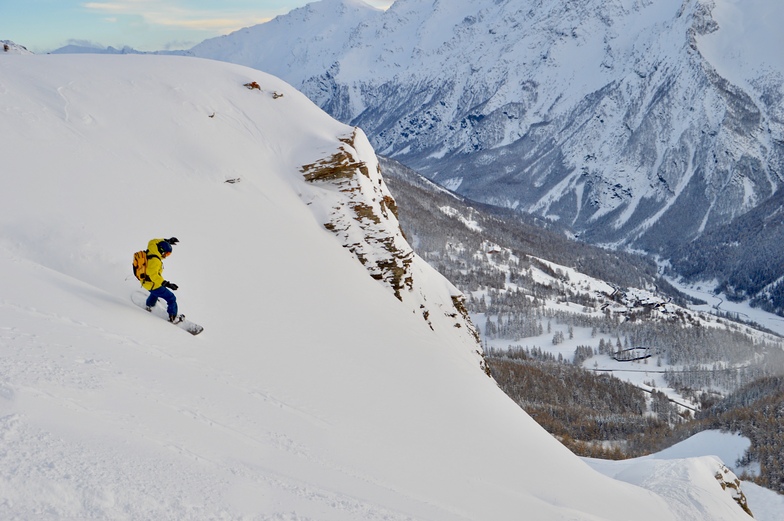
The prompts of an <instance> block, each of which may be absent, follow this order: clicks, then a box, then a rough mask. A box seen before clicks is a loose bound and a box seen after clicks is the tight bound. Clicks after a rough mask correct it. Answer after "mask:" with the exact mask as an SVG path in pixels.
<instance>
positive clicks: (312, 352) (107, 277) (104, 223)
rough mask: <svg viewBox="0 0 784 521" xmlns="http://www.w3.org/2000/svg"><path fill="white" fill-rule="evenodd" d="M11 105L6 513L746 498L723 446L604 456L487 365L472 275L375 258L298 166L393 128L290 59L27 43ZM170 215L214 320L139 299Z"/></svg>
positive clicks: (8, 97) (1, 463)
mask: <svg viewBox="0 0 784 521" xmlns="http://www.w3.org/2000/svg"><path fill="white" fill-rule="evenodd" d="M254 81H255V82H257V83H258V84H259V87H260V88H259V89H248V88H245V87H244V86H243V85H244V84H245V83H249V82H254ZM280 94H282V95H283V96H280ZM0 112H2V117H0V156H2V157H3V168H2V173H1V174H0V175H1V177H0V180H1V181H0V182H1V183H2V185H1V186H0V271H2V273H3V276H2V277H1V278H0V518H2V519H9V520H22V519H40V520H48V519H52V520H54V519H64V518H69V519H91V518H94V519H134V520H136V519H156V520H157V519H200V520H201V519H278V520H293V519H319V520H341V521H343V520H368V519H401V520H402V519H429V520H458V519H459V520H468V519H476V520H486V519H493V520H504V519H519V518H520V515H521V513H525V515H526V516H531V517H532V518H535V519H541V520H550V519H552V520H566V519H569V520H591V521H594V520H599V519H606V520H627V519H630V518H634V519H638V520H652V521H653V520H655V521H666V520H672V519H683V520H686V519H689V520H693V519H704V520H736V519H737V520H740V519H745V518H746V516H745V514H744V513H743V512H742V511H741V510H740V508H739V507H738V506H737V505H736V503H735V502H734V501H733V500H732V498H731V497H730V496H729V495H728V494H726V493H725V492H724V491H722V489H721V487H720V486H719V484H718V482H717V481H716V480H715V479H714V477H713V475H714V474H715V472H716V468H713V467H715V465H712V464H703V463H699V464H692V463H687V465H686V466H678V465H673V466H671V467H670V468H667V469H664V470H657V473H656V477H657V478H659V479H658V480H654V481H651V482H645V481H644V480H643V481H642V482H640V483H637V484H629V483H625V482H623V481H618V480H615V479H612V478H609V477H605V476H603V475H602V474H600V473H597V472H596V471H594V470H592V469H591V468H590V467H589V466H588V465H586V464H585V463H584V462H583V461H581V460H580V459H578V458H576V457H575V456H574V455H572V454H571V453H569V452H568V451H567V450H566V449H564V448H563V447H562V446H561V445H560V444H559V443H558V442H556V441H555V440H554V439H553V438H552V437H550V436H549V435H548V434H547V433H545V432H544V431H543V430H542V429H541V428H540V427H539V426H538V425H537V424H536V423H535V422H534V421H533V420H532V419H531V418H530V417H528V416H527V415H526V414H524V413H523V412H522V411H520V410H519V408H517V406H516V405H514V404H513V403H512V401H511V400H509V399H508V398H507V397H506V396H504V395H503V394H502V392H501V391H500V390H499V389H498V388H497V387H496V386H495V385H494V384H493V382H492V381H491V380H490V379H489V378H488V377H487V376H486V375H485V374H484V373H483V372H482V371H481V370H480V368H479V364H478V356H477V354H476V353H475V352H473V351H472V349H474V348H472V347H471V341H470V340H469V337H470V335H469V334H468V331H467V328H466V327H455V326H456V324H455V323H453V321H454V320H455V318H454V317H453V316H449V314H447V311H446V310H447V309H448V306H449V305H450V304H451V302H452V297H454V296H455V295H454V294H453V288H452V286H451V284H449V283H448V282H447V281H445V280H443V279H441V278H440V277H439V276H437V275H436V274H435V272H433V271H432V270H430V271H429V270H428V269H427V267H425V266H422V265H421V263H419V261H416V260H415V261H412V264H411V265H410V266H411V271H412V272H413V273H414V278H415V282H414V285H413V287H414V289H406V291H408V292H410V293H414V295H413V296H409V295H408V293H406V294H404V295H403V296H402V298H401V299H398V298H396V297H395V294H394V292H393V291H392V288H390V286H389V285H388V284H386V282H385V280H383V279H382V280H381V281H376V280H374V279H373V278H372V277H371V276H370V275H369V273H368V268H367V267H366V266H363V264H362V262H359V261H358V260H357V256H356V255H355V253H354V252H353V251H352V250H351V249H350V248H347V247H345V246H348V245H346V244H344V243H342V242H341V237H340V235H336V234H334V233H331V232H330V231H328V230H326V229H325V226H324V225H325V219H327V218H329V217H330V216H333V217H334V211H335V210H336V205H338V206H340V204H342V203H345V205H344V206H346V207H350V208H353V209H354V210H356V209H357V208H358V207H359V203H358V202H357V201H356V200H354V201H353V203H354V206H353V207H352V206H351V204H350V202H347V201H346V200H345V199H346V198H348V197H351V196H354V195H356V194H355V193H354V192H353V191H352V192H351V193H350V194H346V193H344V192H341V191H340V189H339V188H336V187H335V186H334V185H330V184H329V183H326V184H318V183H316V184H313V183H308V182H307V181H305V179H304V175H303V169H302V167H303V166H304V165H307V164H313V163H315V162H318V161H320V160H322V159H324V158H330V157H334V156H335V154H336V152H338V151H341V150H342V151H344V152H346V153H347V154H348V153H350V154H353V156H352V157H354V159H359V160H361V161H360V163H361V164H362V165H364V166H365V167H370V166H372V165H373V161H374V160H375V158H374V157H372V149H370V147H369V146H366V143H365V142H364V141H363V138H362V134H361V132H359V131H355V130H354V129H352V128H350V127H346V126H345V125H343V124H340V123H338V122H336V121H334V120H333V119H331V118H329V117H328V116H327V115H326V114H324V113H323V112H322V111H321V110H320V109H318V108H317V107H316V106H315V105H313V104H312V103H311V102H309V101H308V100H306V99H305V98H304V96H302V95H301V94H299V93H298V92H296V91H295V90H294V89H292V88H291V87H290V86H288V85H286V84H285V83H283V82H282V81H280V80H278V79H276V78H273V77H271V76H268V75H266V74H264V73H261V72H258V71H255V70H251V69H247V68H244V67H241V66H237V65H230V64H226V63H218V62H211V61H205V60H199V59H189V58H180V57H162V56H133V55H129V56H77V55H73V56H64V55H57V56H55V55H51V56H18V55H17V56H11V55H8V56H2V57H0ZM349 137H351V139H349ZM349 141H350V143H351V144H349ZM358 169H359V170H362V168H361V167H358ZM368 170H369V171H370V174H369V175H368V176H367V179H369V180H372V183H374V184H375V185H377V186H378V187H379V190H380V192H379V194H383V193H384V190H385V188H384V187H383V182H382V180H380V178H379V179H378V180H376V179H375V178H373V177H372V168H368ZM362 175H364V174H362ZM229 179H232V180H235V179H240V181H239V182H235V183H227V182H226V181H227V180H229ZM358 183H359V184H358V185H357V186H358V188H357V190H359V191H362V190H365V189H367V187H365V186H364V184H362V183H364V181H362V179H360V180H359V181H358ZM360 185H361V186H360ZM368 190H369V189H368ZM366 193H367V194H368V197H370V199H369V200H367V201H366V205H367V207H368V208H375V207H374V206H373V204H379V201H377V200H376V201H374V200H372V198H374V197H378V196H376V195H373V192H371V191H369V192H366ZM371 203H372V204H371ZM341 208H342V207H341ZM347 215H349V214H345V215H343V217H346V216H347ZM373 215H375V214H373ZM371 221H372V219H371ZM329 222H334V221H329ZM384 222H388V223H389V224H394V220H393V219H392V218H388V219H387V221H384ZM373 224H374V225H376V224H378V223H376V222H375V221H373ZM382 225H383V222H381V224H378V226H381V227H382V228H383V226H382ZM367 229H370V230H371V231H372V232H373V233H376V234H380V233H382V232H383V230H380V229H379V228H378V227H375V226H371V227H370V228H367ZM389 233H392V232H389ZM172 235H176V236H177V237H178V238H179V239H180V241H181V243H180V244H179V245H178V246H177V247H176V249H175V253H174V254H173V255H172V256H171V257H170V258H169V259H167V261H166V272H165V276H166V278H167V279H170V280H172V281H174V282H176V283H177V284H179V286H180V290H179V291H178V292H177V294H178V297H179V302H180V307H181V310H182V312H184V313H185V314H186V315H188V316H189V317H190V318H192V319H193V320H195V321H197V322H199V323H201V324H202V325H204V326H205V328H206V329H205V332H204V333H202V335H200V336H198V337H192V336H191V335H188V334H187V333H184V332H183V331H181V330H179V329H177V328H173V327H171V326H170V325H168V324H166V323H165V322H163V321H161V320H158V319H156V318H154V317H152V316H150V315H148V314H146V313H144V312H143V311H141V310H140V309H138V308H136V307H135V306H133V304H131V302H130V300H129V295H130V293H131V292H132V291H134V290H135V289H136V288H137V284H136V283H135V281H134V280H132V279H131V278H130V271H131V270H130V258H131V254H132V253H133V252H134V251H135V250H137V249H140V248H142V247H144V246H145V245H146V242H147V240H149V239H150V238H152V237H156V236H158V237H168V236H172ZM360 235H361V234H360ZM351 236H352V237H354V235H351ZM379 247H380V246H379ZM409 297H410V298H409ZM425 300H426V301H427V305H428V306H430V307H429V308H428V309H429V310H430V311H431V313H430V321H429V322H428V321H426V320H423V316H422V314H421V313H420V310H421V308H414V309H412V306H413V305H415V303H417V302H422V304H420V305H424V303H425ZM401 301H402V302H401ZM442 306H443V307H442ZM439 314H440V315H442V316H438V315H439ZM450 324H451V325H450ZM445 325H446V326H448V327H442V326H445ZM687 461H688V460H687ZM700 461H702V460H700ZM685 468H688V469H690V470H689V472H688V473H686V472H685V471H683V469H685ZM664 484H666V486H664ZM692 489H693V490H695V495H694V496H693V497H690V498H687V500H686V501H687V502H688V505H687V506H684V504H683V501H684V495H683V491H684V490H686V491H688V490H692ZM697 492H698V493H697ZM694 498H696V499H694ZM695 501H696V502H698V503H699V505H698V506H699V508H698V506H695ZM684 512H687V513H688V515H687V514H684Z"/></svg>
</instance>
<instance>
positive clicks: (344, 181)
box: [301, 128, 485, 369]
mask: <svg viewBox="0 0 784 521" xmlns="http://www.w3.org/2000/svg"><path fill="white" fill-rule="evenodd" d="M301 172H302V174H303V176H304V178H305V180H306V181H308V183H310V185H311V186H313V188H314V190H316V191H317V193H315V194H311V197H314V200H315V199H318V200H319V202H318V207H316V208H314V210H315V211H316V213H317V214H318V216H319V218H320V219H321V220H322V221H323V224H324V227H325V228H326V229H328V230H329V231H331V232H332V233H334V234H335V236H336V237H337V238H338V240H339V241H340V242H341V243H342V244H343V246H344V247H345V248H347V249H348V250H349V251H351V253H353V254H354V256H355V257H356V258H357V260H359V262H361V263H362V265H363V266H365V268H366V269H367V271H368V273H369V274H370V276H371V277H372V278H374V279H376V280H378V281H380V282H381V283H382V284H384V285H385V286H386V287H388V288H389V290H390V291H391V292H392V293H393V294H394V295H395V297H396V298H397V299H398V300H400V301H401V302H402V303H403V304H405V305H406V306H408V307H409V308H410V309H411V310H412V312H413V313H416V314H418V315H420V316H421V317H422V319H423V320H424V321H425V322H427V324H428V326H429V327H430V328H431V329H433V330H435V329H441V330H442V331H443V330H451V331H453V332H454V334H455V338H456V340H457V341H458V342H459V343H460V344H464V345H466V346H468V347H469V351H470V352H471V353H474V355H475V356H476V357H477V360H478V361H479V362H480V364H481V367H482V368H483V369H485V365H484V361H483V359H482V356H481V352H480V351H479V349H480V347H479V335H478V333H477V330H476V328H475V327H474V325H473V324H472V323H471V320H470V318H469V316H468V311H467V309H466V307H465V298H464V296H463V295H462V293H461V292H460V291H459V290H457V288H455V287H454V286H453V285H452V284H451V283H450V282H448V281H447V280H446V279H444V278H443V277H442V276H441V275H440V274H439V273H437V272H436V271H435V270H434V269H433V268H431V267H430V266H429V265H428V264H427V263H426V262H425V261H424V260H423V259H421V258H420V257H419V256H418V255H417V254H416V253H414V250H413V249H412V248H411V245H410V244H409V243H408V241H407V240H406V237H405V236H404V233H403V230H402V229H401V228H400V223H399V221H398V216H397V204H396V203H395V200H394V198H393V197H392V194H391V193H390V192H389V189H388V188H387V186H386V183H385V182H384V179H383V177H382V175H381V167H380V165H379V162H378V159H377V158H376V156H375V153H374V151H373V148H372V147H371V145H370V143H369V141H368V139H367V137H366V136H365V134H364V132H362V130H360V129H359V128H355V129H354V131H353V133H352V134H351V135H347V136H344V137H343V138H341V139H340V145H339V147H338V149H337V150H335V151H334V152H332V153H331V154H329V155H327V156H325V157H324V158H323V159H321V160H319V161H316V162H315V163H310V164H306V165H303V166H302V168H301ZM313 206H316V205H315V203H314V204H313ZM474 355H472V356H474Z"/></svg>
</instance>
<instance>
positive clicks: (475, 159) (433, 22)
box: [192, 0, 784, 284]
mask: <svg viewBox="0 0 784 521" xmlns="http://www.w3.org/2000/svg"><path fill="white" fill-rule="evenodd" d="M357 3H358V2H357V0H352V1H350V2H349V1H341V0H323V1H321V2H316V3H314V4H310V5H309V6H307V7H306V8H303V9H301V10H296V11H294V12H292V13H290V14H289V15H286V16H282V17H279V18H277V19H276V20H274V21H273V22H270V23H267V24H263V25H260V26H256V27H252V28H249V29H245V30H243V31H240V32H237V33H234V34H232V35H229V36H227V37H224V38H219V39H214V40H208V41H206V42H204V43H202V44H201V45H199V46H197V47H196V48H194V49H193V50H192V52H193V53H194V54H196V55H199V56H205V57H214V58H219V59H224V60H229V61H236V62H239V63H243V64H246V65H251V66H253V67H257V68H261V69H263V70H270V71H273V72H276V73H278V74H280V75H281V76H282V77H283V78H285V79H287V80H288V81H290V82H291V83H292V84H294V85H295V86H297V87H299V88H301V89H302V91H303V92H304V93H305V94H306V95H308V96H309V97H310V98H311V99H313V100H315V101H316V102H317V103H318V104H319V105H320V106H321V107H323V108H325V109H326V110H327V111H328V112H329V113H331V114H332V115H334V116H335V117H337V118H338V119H340V120H342V121H346V122H351V123H352V124H356V125H359V126H360V127H362V128H363V129H364V130H365V131H366V132H367V134H368V136H369V137H370V139H371V142H372V143H373V144H374V146H375V147H376V148H377V149H378V150H379V151H380V152H381V153H382V154H384V155H388V156H390V157H393V158H395V159H397V160H399V161H401V162H403V163H404V164H406V165H408V166H410V167H413V168H415V169H416V170H418V171H420V172H422V173H423V174H424V175H426V176H427V177H429V178H431V179H433V180H435V181H437V182H438V183H440V184H442V185H443V186H447V187H449V188H451V189H454V190H456V191H457V192H459V193H461V194H464V195H467V196H469V197H471V198H472V199H474V200H479V201H483V202H487V203H491V204H494V205H499V206H505V207H509V208H517V209H521V210H524V211H530V212H535V213H537V214H539V215H541V216H544V217H546V218H548V219H550V220H557V221H559V222H560V223H561V224H562V225H564V226H566V227H568V228H571V229H572V230H574V231H575V232H577V233H580V234H581V236H582V237H583V238H584V239H585V240H588V241H590V242H595V243H610V244H615V245H621V244H626V245H631V246H633V247H636V248H642V249H645V250H648V251H651V252H657V253H659V254H662V255H663V256H664V257H669V256H670V255H672V253H673V251H674V249H675V248H677V247H678V246H680V245H683V244H687V243H688V242H689V241H691V240H693V239H694V238H696V237H699V236H700V235H701V234H703V233H705V232H708V231H711V230H719V229H720V227H721V226H724V225H727V224H729V223H732V222H733V221H734V220H735V219H736V218H738V217H739V216H741V215H744V214H746V213H748V212H750V211H751V212H753V211H754V210H755V208H757V207H758V206H759V205H760V204H762V203H764V202H765V201H766V200H767V199H769V198H770V197H771V196H772V195H773V194H775V193H776V191H777V190H778V188H779V187H780V185H781V176H782V172H783V171H784V118H783V117H782V103H781V100H782V99H784V91H783V90H782V78H783V77H784V76H782V74H784V70H783V69H782V65H781V60H780V58H777V57H776V56H777V55H776V53H775V50H774V49H775V48H776V45H775V44H776V42H778V43H779V45H778V47H779V48H780V44H781V43H782V42H781V37H780V35H779V33H778V32H777V30H776V29H775V28H774V27H773V26H772V25H771V24H770V23H762V22H765V21H766V20H769V19H776V17H777V16H779V18H780V16H781V15H782V14H784V13H782V11H783V10H784V8H782V7H781V5H780V4H779V3H778V2H775V1H773V0H754V1H753V2H750V3H748V4H744V10H743V12H742V13H741V12H736V11H737V10H736V9H735V4H734V3H733V2H732V1H731V0H715V1H714V0H664V1H661V2H653V1H650V0H613V1H610V2H607V1H603V0H602V1H600V0H578V1H574V2H567V3H563V2H557V1H554V0H547V1H539V2H532V3H524V4H521V3H520V2H515V1H500V2H499V1H490V0H482V1H478V2H477V1H475V0H452V1H449V2H446V1H440V0H432V1H426V2H422V1H415V0H397V1H396V2H395V3H394V4H393V6H392V7H391V8H390V9H389V10H388V11H386V12H377V11H373V10H372V9H369V8H365V9H364V10H363V9H362V8H361V6H357ZM359 3H361V2H359ZM316 14H321V15H322V16H323V17H324V19H325V20H326V23H325V27H328V28H329V32H330V34H332V35H333V38H334V43H335V44H334V45H332V43H327V44H325V41H324V39H323V38H324V35H323V34H321V33H320V32H312V31H310V25H309V22H307V20H310V19H311V18H312V16H315V15H316ZM760 21H761V22H760ZM336 26H340V27H342V30H340V31H335V30H334V28H335V27H336ZM777 35H779V36H777ZM268 41H269V42H273V43H274V45H272V46H267V44H266V42H268ZM746 41H748V42H749V44H746V45H736V44H733V43H732V42H746ZM765 42H767V43H765ZM751 43H753V44H755V45H770V46H771V47H770V48H764V49H761V48H759V47H754V46H750V44H751ZM728 48H731V49H733V51H732V52H729V51H727V49H728ZM728 56H729V57H728ZM746 56H748V58H746ZM737 62H741V65H739V64H738V63H737ZM722 230H724V231H725V232H726V235H723V236H722V238H723V240H726V241H727V242H733V241H735V240H737V236H736V235H733V234H734V233H736V232H735V230H734V229H732V228H722ZM702 275H704V276H706V277H710V276H713V273H708V272H706V273H703V274H702ZM718 276H719V278H720V279H726V278H727V277H728V276H729V273H728V272H727V271H722V272H721V273H718ZM770 282H772V281H771V280H766V284H767V283H770Z"/></svg>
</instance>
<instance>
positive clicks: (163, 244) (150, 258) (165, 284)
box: [142, 237, 184, 323]
mask: <svg viewBox="0 0 784 521" xmlns="http://www.w3.org/2000/svg"><path fill="white" fill-rule="evenodd" d="M178 242H180V241H179V240H177V237H172V238H170V239H152V240H151V241H150V242H149V243H148V244H147V271H146V274H147V277H145V280H143V281H142V287H143V288H144V289H146V290H148V291H149V292H150V296H149V297H147V302H146V304H147V311H150V310H151V309H152V308H153V306H155V303H156V302H158V299H159V298H162V299H163V300H165V301H166V304H167V306H166V311H167V312H168V314H169V322H174V323H177V322H180V321H182V319H183V318H184V317H183V316H182V315H179V314H178V313H177V297H175V296H174V293H172V291H176V290H177V289H178V286H177V284H174V283H172V282H169V281H168V280H164V278H163V259H165V258H166V257H168V256H169V255H171V253H172V245H174V244H177V243H178Z"/></svg>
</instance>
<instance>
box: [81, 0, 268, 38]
mask: <svg viewBox="0 0 784 521" xmlns="http://www.w3.org/2000/svg"><path fill="white" fill-rule="evenodd" d="M174 3H175V2H161V1H160V0H116V1H112V2H85V3H83V4H82V7H84V8H85V9H88V10H91V11H98V12H100V13H103V14H111V15H117V16H123V15H126V16H127V15H133V16H140V17H142V19H143V20H144V21H145V23H147V24H149V25H156V26H160V27H167V28H177V29H186V30H197V31H208V32H213V33H228V32H232V31H236V30H238V29H241V28H243V27H248V26H252V25H257V24H260V23H264V22H267V21H269V20H270V18H269V17H261V16H258V12H232V10H230V9H221V8H216V9H214V10H196V9H188V8H184V7H178V6H176V5H172V4H174ZM117 16H113V17H112V18H111V20H113V21H115V22H116V21H118V19H117ZM107 20H108V19H107Z"/></svg>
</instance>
